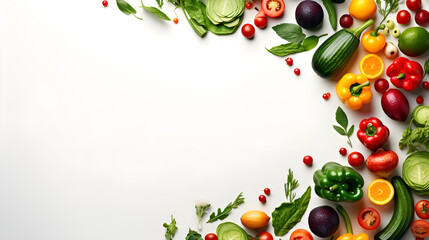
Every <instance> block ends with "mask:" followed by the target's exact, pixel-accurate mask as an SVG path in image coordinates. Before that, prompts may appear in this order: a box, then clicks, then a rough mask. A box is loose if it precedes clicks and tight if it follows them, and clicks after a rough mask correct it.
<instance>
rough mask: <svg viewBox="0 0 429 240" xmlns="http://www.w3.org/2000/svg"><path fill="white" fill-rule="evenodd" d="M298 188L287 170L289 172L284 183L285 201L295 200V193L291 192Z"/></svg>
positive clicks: (290, 171) (297, 184)
mask: <svg viewBox="0 0 429 240" xmlns="http://www.w3.org/2000/svg"><path fill="white" fill-rule="evenodd" d="M298 186H299V183H298V180H296V179H294V178H293V172H292V170H291V169H290V168H289V172H288V174H287V180H286V183H285V195H286V201H289V202H292V201H293V200H294V199H295V196H296V193H294V192H293V191H294V190H295V189H297V188H298Z"/></svg>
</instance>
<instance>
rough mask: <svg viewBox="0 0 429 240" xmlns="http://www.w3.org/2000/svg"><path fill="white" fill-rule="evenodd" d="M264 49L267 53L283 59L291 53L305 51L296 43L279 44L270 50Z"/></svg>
mask: <svg viewBox="0 0 429 240" xmlns="http://www.w3.org/2000/svg"><path fill="white" fill-rule="evenodd" d="M266 49H267V51H268V52H270V53H272V54H274V55H276V56H280V57H284V56H287V55H289V54H293V53H300V52H305V49H304V47H302V45H301V43H297V42H291V43H286V44H281V45H278V46H275V47H272V48H270V49H268V48H266Z"/></svg>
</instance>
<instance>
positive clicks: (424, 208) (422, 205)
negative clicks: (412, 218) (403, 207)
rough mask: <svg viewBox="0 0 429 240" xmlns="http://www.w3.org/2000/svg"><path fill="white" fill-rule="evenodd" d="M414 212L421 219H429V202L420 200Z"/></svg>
mask: <svg viewBox="0 0 429 240" xmlns="http://www.w3.org/2000/svg"><path fill="white" fill-rule="evenodd" d="M414 211H416V214H417V216H418V217H419V218H421V219H429V201H428V200H420V201H418V202H417V204H416V206H415V207H414Z"/></svg>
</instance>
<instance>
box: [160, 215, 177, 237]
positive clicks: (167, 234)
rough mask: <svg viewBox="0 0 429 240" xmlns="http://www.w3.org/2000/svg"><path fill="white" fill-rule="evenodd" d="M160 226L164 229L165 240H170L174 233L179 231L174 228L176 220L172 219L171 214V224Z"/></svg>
mask: <svg viewBox="0 0 429 240" xmlns="http://www.w3.org/2000/svg"><path fill="white" fill-rule="evenodd" d="M162 226H164V227H165V238H166V239H167V240H172V239H173V237H174V234H176V231H177V230H178V229H179V228H177V226H176V219H174V218H173V214H171V223H170V224H168V223H164V224H163V225H162Z"/></svg>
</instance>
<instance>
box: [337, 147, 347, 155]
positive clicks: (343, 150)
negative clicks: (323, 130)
mask: <svg viewBox="0 0 429 240" xmlns="http://www.w3.org/2000/svg"><path fill="white" fill-rule="evenodd" d="M339 152H340V154H341V155H343V156H346V155H347V149H346V148H340V150H339Z"/></svg>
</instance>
